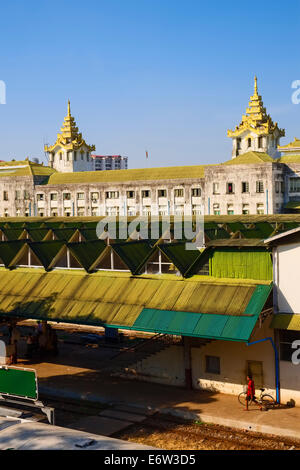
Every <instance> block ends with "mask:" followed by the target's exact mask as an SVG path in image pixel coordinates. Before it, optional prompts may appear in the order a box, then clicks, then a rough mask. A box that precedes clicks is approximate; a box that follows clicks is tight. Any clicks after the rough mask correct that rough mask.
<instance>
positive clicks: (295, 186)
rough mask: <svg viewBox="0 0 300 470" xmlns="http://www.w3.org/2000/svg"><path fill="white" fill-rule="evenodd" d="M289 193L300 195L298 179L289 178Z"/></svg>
mask: <svg viewBox="0 0 300 470" xmlns="http://www.w3.org/2000/svg"><path fill="white" fill-rule="evenodd" d="M290 193H300V178H290Z"/></svg>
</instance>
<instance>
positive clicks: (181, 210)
mask: <svg viewBox="0 0 300 470" xmlns="http://www.w3.org/2000/svg"><path fill="white" fill-rule="evenodd" d="M174 210H175V215H183V214H184V206H181V205H179V206H177V205H176V206H175V209H174Z"/></svg>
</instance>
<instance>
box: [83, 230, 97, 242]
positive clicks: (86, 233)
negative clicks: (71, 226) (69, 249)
mask: <svg viewBox="0 0 300 470" xmlns="http://www.w3.org/2000/svg"><path fill="white" fill-rule="evenodd" d="M79 232H80V233H81V235H82V236H83V237H84V239H85V240H86V241H89V240H97V239H98V237H97V233H96V227H93V228H80V229H79Z"/></svg>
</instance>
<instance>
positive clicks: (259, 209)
mask: <svg viewBox="0 0 300 470" xmlns="http://www.w3.org/2000/svg"><path fill="white" fill-rule="evenodd" d="M256 213H257V214H258V215H263V214H264V213H265V211H264V205H263V204H256Z"/></svg>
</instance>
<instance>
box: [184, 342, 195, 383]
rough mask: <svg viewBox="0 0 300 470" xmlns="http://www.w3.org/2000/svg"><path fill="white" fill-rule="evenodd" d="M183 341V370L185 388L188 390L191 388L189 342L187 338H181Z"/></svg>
mask: <svg viewBox="0 0 300 470" xmlns="http://www.w3.org/2000/svg"><path fill="white" fill-rule="evenodd" d="M182 340H183V350H184V352H183V354H184V370H185V387H186V388H187V389H188V390H192V388H193V379H192V355H191V341H190V338H189V337H188V336H182Z"/></svg>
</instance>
